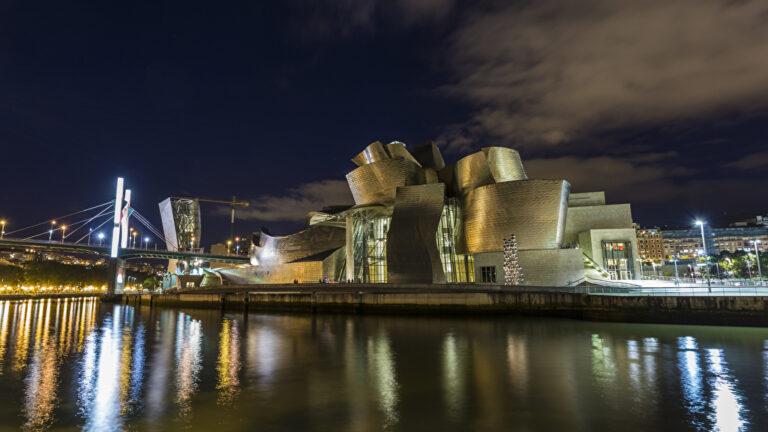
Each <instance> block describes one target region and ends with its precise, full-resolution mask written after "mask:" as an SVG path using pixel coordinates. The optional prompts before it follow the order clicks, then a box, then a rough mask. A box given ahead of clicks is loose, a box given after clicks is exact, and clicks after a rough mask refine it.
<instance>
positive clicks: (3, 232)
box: [0, 219, 5, 239]
mask: <svg viewBox="0 0 768 432" xmlns="http://www.w3.org/2000/svg"><path fill="white" fill-rule="evenodd" d="M0 225H2V227H3V228H2V230H0V239H1V238H3V237H5V219H3V220H0Z"/></svg>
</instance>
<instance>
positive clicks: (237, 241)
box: [235, 237, 240, 255]
mask: <svg viewBox="0 0 768 432" xmlns="http://www.w3.org/2000/svg"><path fill="white" fill-rule="evenodd" d="M235 255H240V237H235Z"/></svg>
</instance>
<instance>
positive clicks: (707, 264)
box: [696, 221, 712, 292]
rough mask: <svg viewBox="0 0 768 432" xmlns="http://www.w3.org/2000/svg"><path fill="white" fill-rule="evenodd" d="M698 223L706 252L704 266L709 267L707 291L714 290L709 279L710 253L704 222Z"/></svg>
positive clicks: (703, 249) (702, 246) (703, 248)
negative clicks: (705, 236) (708, 252)
mask: <svg viewBox="0 0 768 432" xmlns="http://www.w3.org/2000/svg"><path fill="white" fill-rule="evenodd" d="M696 225H698V226H699V227H701V249H702V252H703V253H704V268H705V269H707V291H709V292H712V283H711V282H710V281H709V255H708V254H707V242H706V240H705V239H704V222H702V221H696Z"/></svg>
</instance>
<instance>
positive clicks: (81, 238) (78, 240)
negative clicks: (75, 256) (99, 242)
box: [75, 218, 112, 244]
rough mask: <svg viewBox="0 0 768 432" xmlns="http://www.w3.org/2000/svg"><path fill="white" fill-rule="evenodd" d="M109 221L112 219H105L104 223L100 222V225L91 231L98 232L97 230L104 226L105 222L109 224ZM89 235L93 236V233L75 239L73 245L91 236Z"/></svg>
mask: <svg viewBox="0 0 768 432" xmlns="http://www.w3.org/2000/svg"><path fill="white" fill-rule="evenodd" d="M111 220H112V219H110V218H107V219H105V220H104V222H102V223H101V224H99V226H97V227H96V228H94V229H93V230H94V231H98V230H99V228H101V227H103V226H104V225H105V224H106V223H107V222H109V221H111ZM91 234H93V233H92V232H89V233H88V234H86V235H84V236H82V237H80V238H79V239H77V241H76V242H75V244H77V243H80V242H81V241H83V239H84V238H86V237H88V236H89V235H91Z"/></svg>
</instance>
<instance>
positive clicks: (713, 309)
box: [103, 284, 768, 326]
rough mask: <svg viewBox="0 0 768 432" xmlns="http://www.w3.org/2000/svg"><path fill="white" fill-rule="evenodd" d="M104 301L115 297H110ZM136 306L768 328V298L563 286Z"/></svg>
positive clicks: (238, 296)
mask: <svg viewBox="0 0 768 432" xmlns="http://www.w3.org/2000/svg"><path fill="white" fill-rule="evenodd" d="M103 300H104V301H109V299H107V298H104V299H103ZM112 301H119V302H122V303H125V304H131V305H148V306H158V307H163V306H167V307H190V308H201V307H202V308H221V309H227V310H246V311H253V312H255V311H281V310H282V311H286V310H287V311H305V312H344V313H411V314H435V313H463V314H476V315H485V314H506V315H539V316H551V317H566V318H575V319H585V320H594V321H618V322H643V323H676V324H713V325H737V326H768V297H759V296H756V297H748V296H734V297H728V296H717V297H705V296H639V295H638V296H631V295H622V296H612V295H590V294H581V293H572V292H564V290H563V289H561V288H549V287H525V288H509V287H503V286H482V287H479V286H477V287H468V286H467V285H463V286H462V285H439V286H438V285H401V286H393V285H363V284H340V285H335V284H334V285H328V284H301V285H252V286H227V287H220V288H218V289H208V290H198V291H194V292H192V291H188V292H178V293H166V294H126V295H123V296H118V297H114V298H113V299H112Z"/></svg>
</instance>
